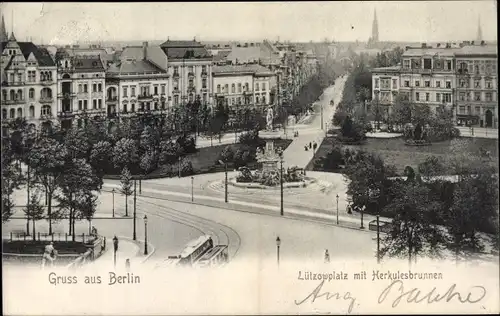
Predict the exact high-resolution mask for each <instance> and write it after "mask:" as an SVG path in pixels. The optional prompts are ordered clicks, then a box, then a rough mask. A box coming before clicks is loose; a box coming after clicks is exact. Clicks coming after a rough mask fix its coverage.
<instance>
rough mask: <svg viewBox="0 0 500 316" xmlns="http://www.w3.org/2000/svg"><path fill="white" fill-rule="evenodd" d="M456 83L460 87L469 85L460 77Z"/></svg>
mask: <svg viewBox="0 0 500 316" xmlns="http://www.w3.org/2000/svg"><path fill="white" fill-rule="evenodd" d="M458 84H459V85H460V88H468V87H469V85H468V82H467V80H465V79H460V80H459V81H458Z"/></svg>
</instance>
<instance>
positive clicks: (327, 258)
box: [325, 249, 330, 263]
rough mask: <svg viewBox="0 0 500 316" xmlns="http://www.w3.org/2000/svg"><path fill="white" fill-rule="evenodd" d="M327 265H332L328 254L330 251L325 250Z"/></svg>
mask: <svg viewBox="0 0 500 316" xmlns="http://www.w3.org/2000/svg"><path fill="white" fill-rule="evenodd" d="M325 263H330V254H329V253H328V249H326V250H325Z"/></svg>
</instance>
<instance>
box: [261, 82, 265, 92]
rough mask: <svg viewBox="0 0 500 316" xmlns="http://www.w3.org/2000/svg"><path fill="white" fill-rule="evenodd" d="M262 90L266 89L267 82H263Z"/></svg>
mask: <svg viewBox="0 0 500 316" xmlns="http://www.w3.org/2000/svg"><path fill="white" fill-rule="evenodd" d="M262 91H266V83H265V82H263V83H262Z"/></svg>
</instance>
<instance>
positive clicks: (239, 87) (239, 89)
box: [238, 83, 241, 93]
mask: <svg viewBox="0 0 500 316" xmlns="http://www.w3.org/2000/svg"><path fill="white" fill-rule="evenodd" d="M238 93H241V83H238Z"/></svg>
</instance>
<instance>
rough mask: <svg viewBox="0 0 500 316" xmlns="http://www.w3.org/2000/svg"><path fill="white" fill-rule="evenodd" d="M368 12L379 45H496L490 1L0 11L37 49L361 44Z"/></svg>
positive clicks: (53, 6) (35, 6)
mask: <svg viewBox="0 0 500 316" xmlns="http://www.w3.org/2000/svg"><path fill="white" fill-rule="evenodd" d="M375 9H376V12H377V17H378V25H379V39H380V40H381V41H404V42H406V41H408V42H441V41H458V40H474V39H475V38H476V34H477V27H478V20H479V19H480V21H481V27H482V33H483V39H484V40H496V38H497V16H496V11H497V9H496V2H495V1H492V0H487V1H481V0H475V1H388V2H379V1H346V2H341V1H339V2H248V3H244V2H237V3H228V2H224V3H217V2H212V3H193V2H190V3H153V2H151V3H144V2H143V3H138V2H134V3H97V2H94V3H83V2H71V3H69V2H68V3H9V2H7V3H6V2H3V3H1V4H0V11H1V13H2V14H3V16H4V18H5V25H6V27H7V31H8V32H9V34H10V32H11V31H12V28H13V29H14V34H15V36H16V38H17V39H18V40H20V41H21V40H27V39H28V38H30V37H31V39H32V41H34V42H36V43H40V42H42V43H43V44H72V43H78V42H79V43H85V42H87V41H115V40H116V41H126V40H166V39H167V38H168V37H169V38H170V39H171V40H173V39H184V40H191V39H193V38H194V37H196V40H199V41H215V40H221V41H225V40H241V41H244V40H245V41H247V40H248V41H251V40H262V39H265V38H267V39H270V40H276V39H278V37H279V39H280V40H290V41H301V42H308V41H310V40H312V41H323V40H324V39H325V38H327V39H329V40H335V41H356V40H358V41H366V40H368V37H369V36H370V35H371V28H372V22H373V14H374V10H375Z"/></svg>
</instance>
